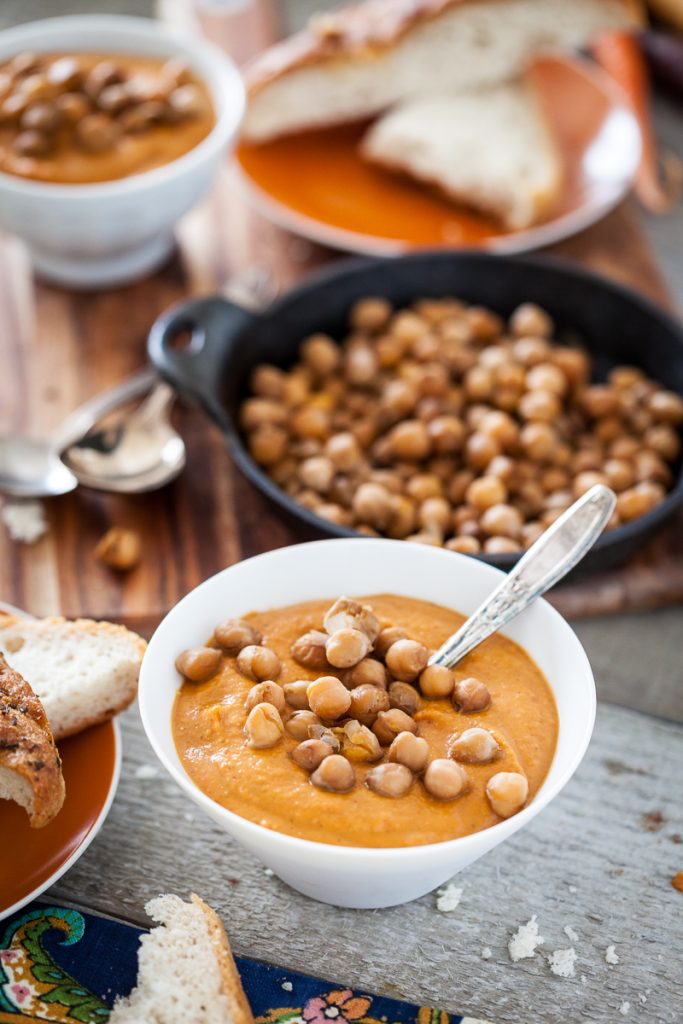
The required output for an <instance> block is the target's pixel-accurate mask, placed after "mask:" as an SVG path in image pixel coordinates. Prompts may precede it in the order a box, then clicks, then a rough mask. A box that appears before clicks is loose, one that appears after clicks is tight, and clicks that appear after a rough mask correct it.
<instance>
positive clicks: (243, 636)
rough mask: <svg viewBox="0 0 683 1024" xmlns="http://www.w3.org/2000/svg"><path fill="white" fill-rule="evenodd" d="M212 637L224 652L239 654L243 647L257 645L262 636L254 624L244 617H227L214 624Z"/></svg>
mask: <svg viewBox="0 0 683 1024" xmlns="http://www.w3.org/2000/svg"><path fill="white" fill-rule="evenodd" d="M213 638H214V640H215V641H216V643H217V644H219V645H220V647H222V649H223V650H224V651H225V652H226V654H239V652H240V651H241V650H242V649H243V648H244V647H249V646H252V645H258V644H260V643H261V641H262V640H263V636H262V634H261V633H260V631H259V630H258V629H256V627H255V626H252V625H251V623H249V622H246V621H245V620H244V619H227V620H226V621H225V622H221V624H220V626H216V628H215V629H214V631H213Z"/></svg>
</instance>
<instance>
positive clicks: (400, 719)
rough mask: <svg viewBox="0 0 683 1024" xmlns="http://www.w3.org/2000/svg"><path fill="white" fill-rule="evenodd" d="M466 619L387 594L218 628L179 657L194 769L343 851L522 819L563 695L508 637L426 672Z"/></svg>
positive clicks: (279, 823)
mask: <svg viewBox="0 0 683 1024" xmlns="http://www.w3.org/2000/svg"><path fill="white" fill-rule="evenodd" d="M375 314H376V316H378V315H379V307H378V309H377V310H375ZM482 324H483V321H482ZM408 326H410V322H409V321H406V322H405V324H404V327H403V328H402V329H403V330H407V328H408ZM321 352H322V349H321ZM462 621H463V616H461V615H459V614H457V613H456V612H453V611H450V610H449V609H446V608H441V607H439V606H437V605H433V604H429V603H427V602H425V601H418V600H415V599H412V598H407V597H396V596H391V595H379V596H375V597H371V598H367V599H366V598H361V599H358V600H356V599H353V598H348V597H340V598H338V599H337V600H336V601H334V602H324V601H309V602H306V603H304V604H299V605H294V606H291V607H288V608H280V609H277V610H274V611H272V610H271V611H267V612H253V613H251V614H249V615H247V616H245V617H244V618H242V619H231V620H228V621H227V622H222V623H220V624H219V625H218V626H217V627H216V629H215V631H214V634H213V636H212V637H211V638H210V639H209V640H208V642H207V644H206V646H204V647H196V648H192V649H190V650H188V651H184V652H181V653H180V654H179V656H178V658H177V660H176V666H177V668H178V671H179V672H180V673H181V675H182V676H183V684H182V686H181V688H180V690H179V692H178V695H177V698H176V702H175V705H174V710H173V731H174V738H175V742H176V747H177V749H178V753H179V756H180V758H181V760H182V762H183V764H184V765H185V768H186V770H187V771H188V773H189V775H190V776H191V777H192V778H193V779H194V781H195V782H196V784H197V785H198V786H199V788H200V789H202V790H203V792H205V793H206V794H208V796H210V797H211V798H212V799H214V800H216V801H217V802H218V803H220V804H222V805H223V806H224V807H226V808H228V809H229V810H232V811H234V812H235V813H237V814H240V815H242V816H243V817H245V818H248V819H249V820H251V821H255V822H258V823H259V824H261V825H264V826H266V827H267V828H271V829H274V830H276V831H280V832H285V833H288V834H290V835H294V836H299V837H302V838H306V839H313V840H316V841H318V842H326V843H334V844H339V845H349V846H375V847H392V846H413V845H421V844H424V843H431V842H439V841H442V840H446V839H453V838H456V837H457V836H461V835H467V834H469V833H471V832H476V831H479V830H481V829H484V828H488V827H490V826H491V825H493V824H495V823H496V822H497V821H500V820H501V818H504V817H509V816H510V815H512V814H516V813H517V812H518V811H519V810H521V809H522V807H523V806H524V805H525V804H526V802H527V801H528V800H529V799H532V798H533V796H534V794H535V793H536V792H537V790H538V788H539V786H540V785H541V783H542V782H543V779H544V778H545V775H546V774H547V772H548V769H549V767H550V763H551V761H552V758H553V754H554V750H555V743H556V738H557V711H556V708H555V703H554V699H553V696H552V693H551V691H550V688H549V686H548V684H547V682H546V680H545V678H544V677H543V675H542V673H541V672H540V671H539V669H538V668H537V667H536V665H535V664H534V663H533V661H532V660H531V659H530V658H529V656H528V655H527V654H526V653H525V652H524V651H523V650H522V649H521V648H520V647H518V646H517V645H516V644H514V643H513V642H512V641H511V640H508V639H506V638H505V637H502V636H500V635H495V636H493V637H491V638H490V639H489V640H487V641H486V642H485V643H484V644H482V645H481V646H480V647H479V648H478V649H477V650H475V651H473V652H472V653H471V654H470V655H468V657H467V658H466V659H465V660H464V661H463V662H462V663H461V664H460V665H458V666H457V667H456V668H455V669H454V670H450V669H446V668H443V667H441V666H429V665H428V664H427V662H428V660H429V657H430V654H431V652H432V651H433V650H435V649H436V648H437V647H439V646H440V645H441V643H443V641H444V640H445V639H446V638H447V637H448V636H450V635H451V634H452V633H453V632H454V631H455V630H456V629H457V628H458V627H459V626H460V625H461V623H462Z"/></svg>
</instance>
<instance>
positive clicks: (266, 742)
mask: <svg viewBox="0 0 683 1024" xmlns="http://www.w3.org/2000/svg"><path fill="white" fill-rule="evenodd" d="M284 731H285V727H284V725H283V724H282V719H281V718H280V712H279V711H278V709H277V708H276V707H273V705H272V704H267V703H265V704H257V705H256V706H255V707H253V708H252V709H251V711H250V712H249V714H248V716H247V721H246V724H245V726H244V733H245V735H246V737H247V741H248V743H249V746H250V747H253V748H254V749H255V750H265V749H267V748H268V747H274V746H275V744H276V743H279V742H280V740H281V739H282V737H283V735H284Z"/></svg>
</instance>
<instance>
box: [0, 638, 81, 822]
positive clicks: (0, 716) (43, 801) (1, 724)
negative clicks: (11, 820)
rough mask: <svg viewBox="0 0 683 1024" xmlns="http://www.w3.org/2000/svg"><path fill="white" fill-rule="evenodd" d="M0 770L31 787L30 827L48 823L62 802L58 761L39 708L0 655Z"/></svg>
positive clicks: (63, 789) (62, 786)
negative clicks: (12, 773) (13, 775)
mask: <svg viewBox="0 0 683 1024" xmlns="http://www.w3.org/2000/svg"><path fill="white" fill-rule="evenodd" d="M0 767H2V768H5V769H7V770H9V771H11V772H15V773H16V774H17V775H18V776H19V777H20V778H21V779H23V780H24V781H25V782H26V783H28V785H29V786H30V788H31V793H32V797H33V799H32V805H31V808H30V810H29V809H28V808H27V812H28V815H29V820H30V823H31V827H32V828H42V827H43V826H44V825H47V824H48V822H50V821H52V819H53V818H54V817H55V815H56V814H58V813H59V811H60V810H61V808H62V804H63V803H64V795H65V786H64V777H63V775H62V762H61V758H60V756H59V753H58V751H57V747H56V746H55V741H54V738H53V736H52V732H51V731H50V726H49V724H48V721H47V717H46V715H45V711H44V709H43V705H42V703H41V701H40V700H39V698H38V697H37V696H36V694H35V693H34V692H33V690H32V689H31V687H30V686H29V684H28V683H27V682H26V680H25V679H23V678H22V676H20V675H19V673H18V672H15V671H14V670H13V669H11V668H10V666H9V665H8V664H7V662H6V660H5V658H4V656H3V655H2V654H0Z"/></svg>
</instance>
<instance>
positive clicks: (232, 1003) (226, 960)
mask: <svg viewBox="0 0 683 1024" xmlns="http://www.w3.org/2000/svg"><path fill="white" fill-rule="evenodd" d="M145 910H146V911H147V913H148V914H149V916H150V917H151V918H152V920H153V921H157V922H158V923H159V925H160V927H158V928H153V929H152V931H151V932H149V934H148V935H143V936H142V938H141V940H140V951H139V953H138V983H137V986H136V987H135V988H134V989H133V991H132V992H131V994H130V995H129V996H128V997H127V998H126V999H119V1000H117V1001H116V1003H115V1004H114V1009H113V1010H112V1012H111V1016H110V1017H109V1024H253V1020H254V1018H253V1016H252V1013H251V1009H250V1007H249V1003H248V1002H247V997H246V996H245V994H244V989H243V988H242V982H241V981H240V976H239V974H238V972H237V967H236V966H235V961H234V960H233V957H232V952H231V950H230V943H229V942H228V937H227V935H226V934H225V931H224V929H223V926H222V924H221V922H220V919H219V917H218V915H217V914H216V913H215V911H213V910H212V909H211V907H208V906H207V905H206V903H204V902H203V900H201V899H200V898H199V897H198V896H195V895H194V893H193V894H192V896H191V899H190V902H189V903H185V902H183V900H181V899H180V897H179V896H170V895H169V896H158V897H157V898H156V899H153V900H150V901H149V903H148V904H147V906H146V907H145Z"/></svg>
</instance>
